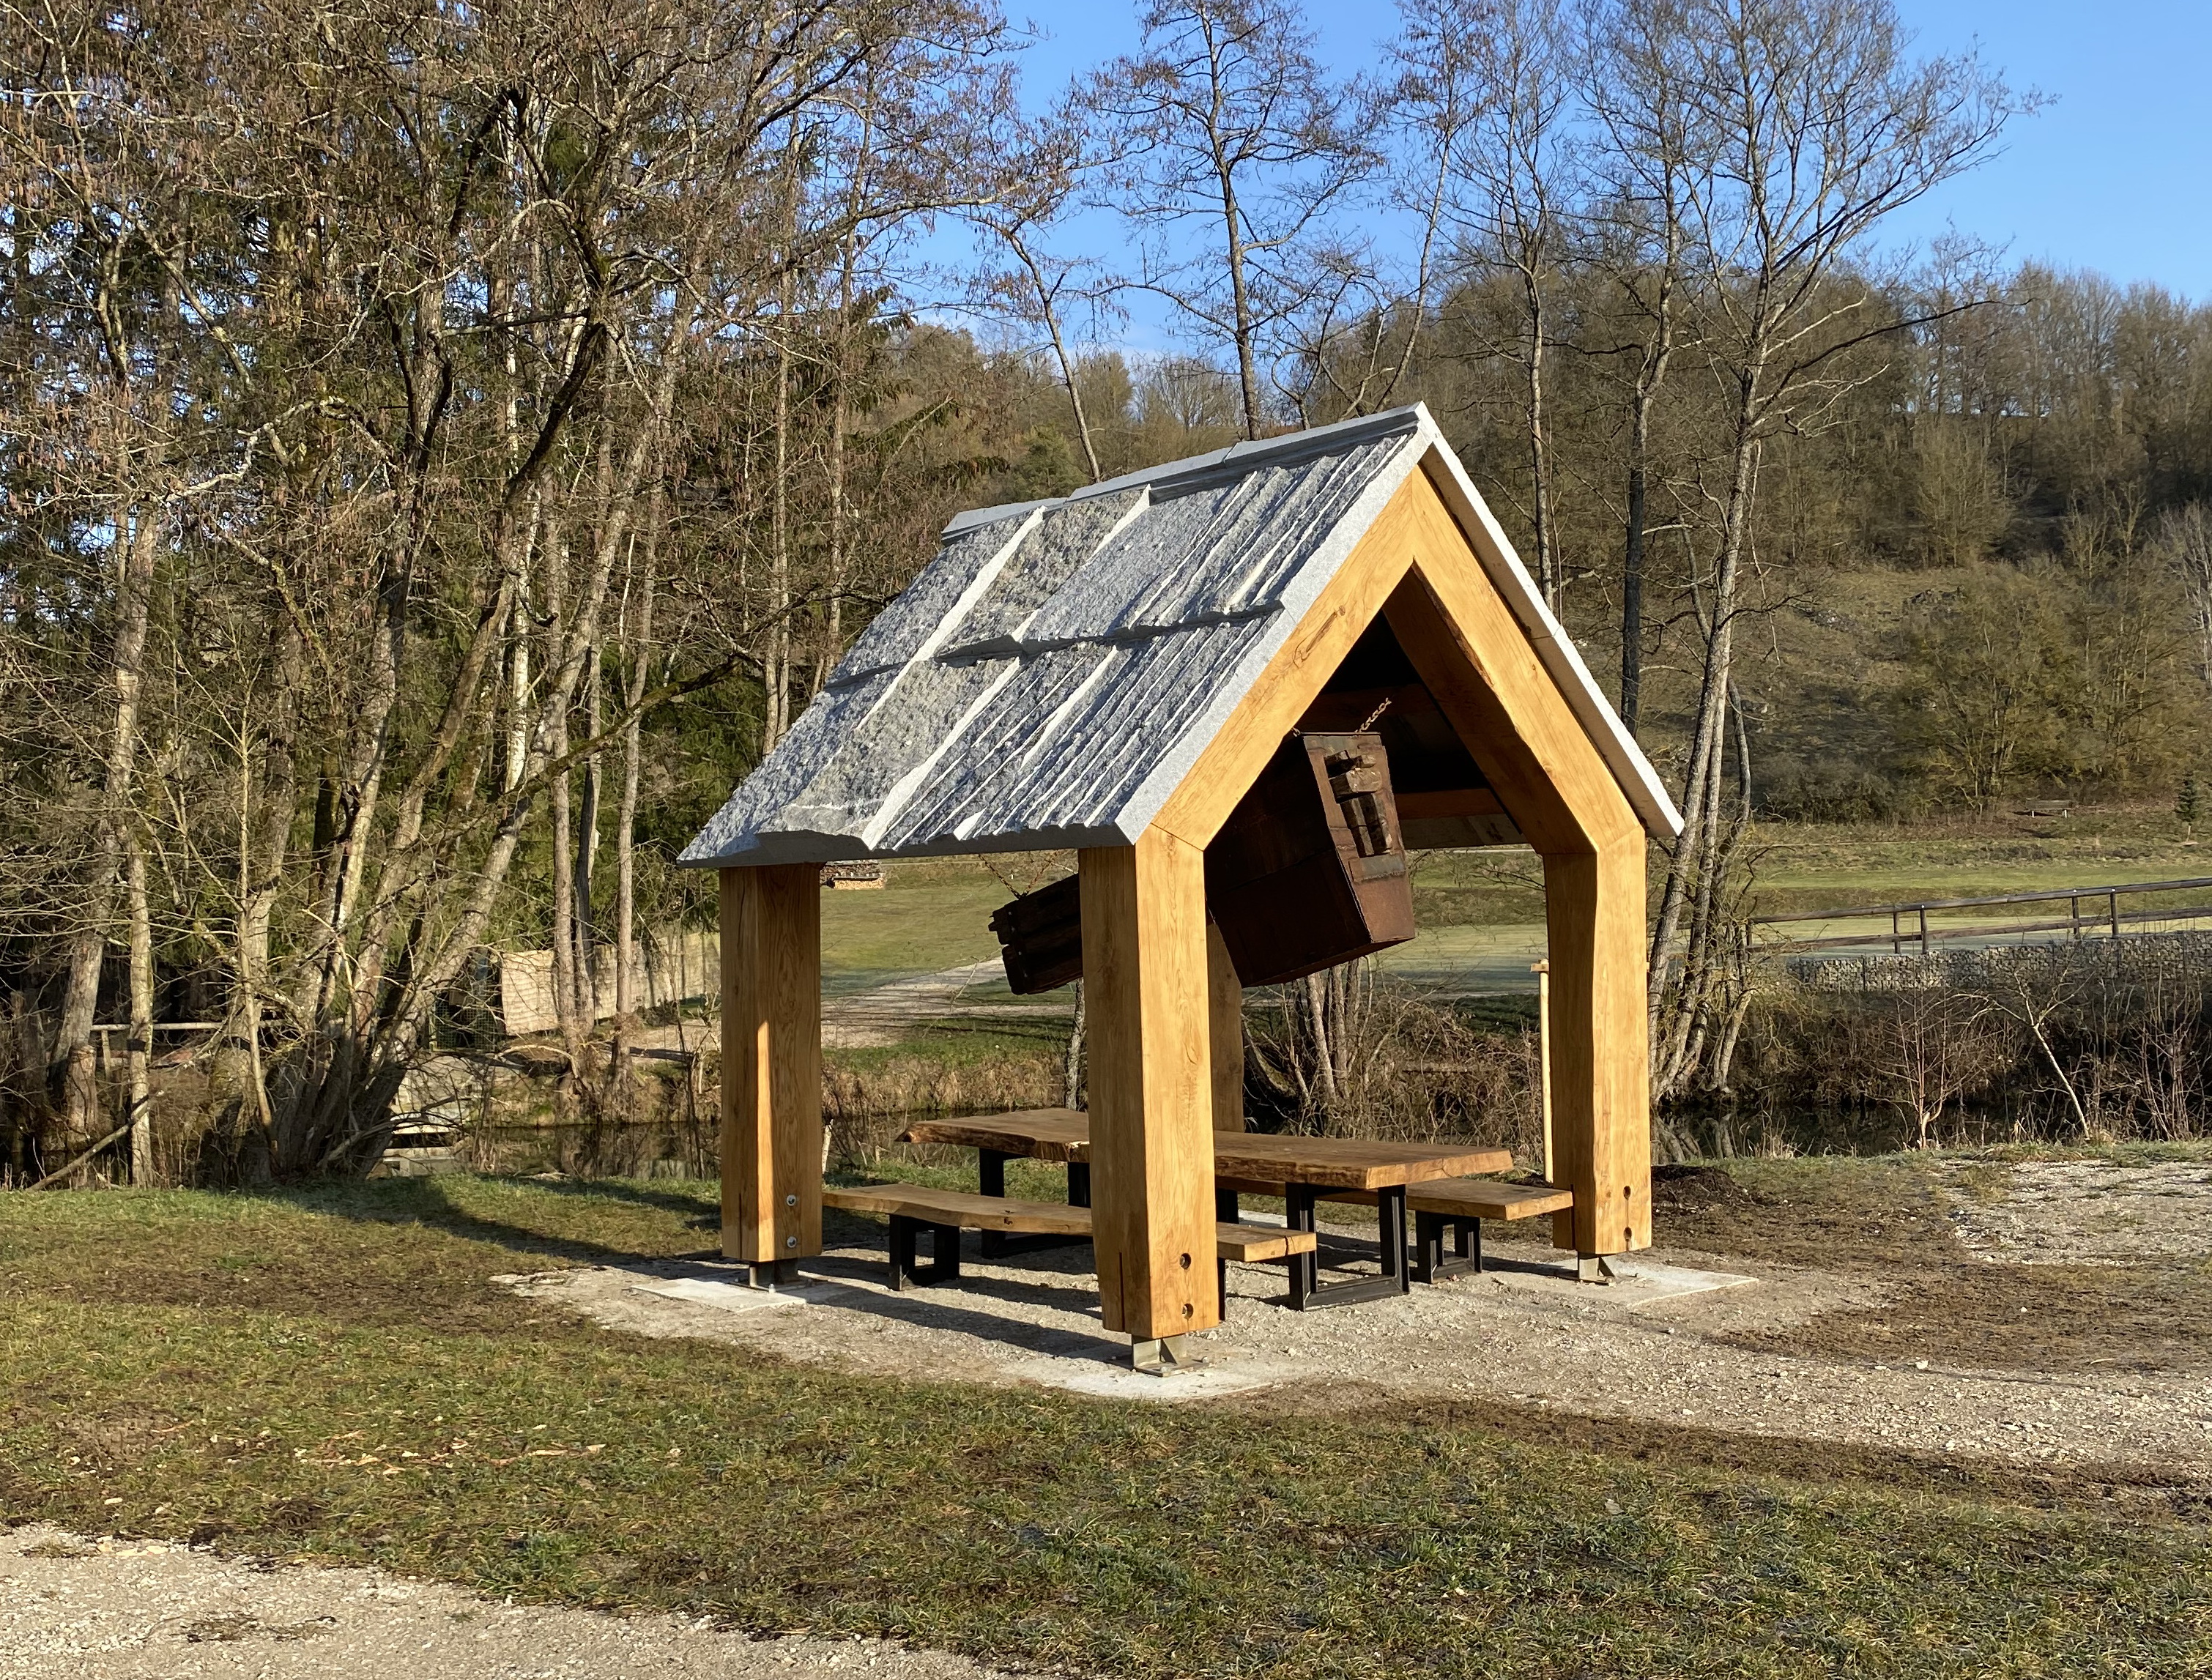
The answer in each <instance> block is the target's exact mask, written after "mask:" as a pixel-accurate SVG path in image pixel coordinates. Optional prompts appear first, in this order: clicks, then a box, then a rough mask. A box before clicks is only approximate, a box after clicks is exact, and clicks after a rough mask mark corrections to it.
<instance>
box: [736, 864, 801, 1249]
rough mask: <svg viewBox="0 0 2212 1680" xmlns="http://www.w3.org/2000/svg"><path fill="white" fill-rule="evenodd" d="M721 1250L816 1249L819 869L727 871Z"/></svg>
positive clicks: (789, 866) (770, 867) (771, 867)
mask: <svg viewBox="0 0 2212 1680" xmlns="http://www.w3.org/2000/svg"><path fill="white" fill-rule="evenodd" d="M720 875H721V906H720V908H721V935H722V1253H723V1255H724V1256H725V1257H726V1258H729V1259H732V1260H744V1261H747V1262H749V1263H750V1264H752V1265H769V1264H775V1263H781V1262H787V1261H792V1260H799V1259H805V1258H811V1256H813V1255H817V1254H819V1253H820V1252H822V885H821V881H822V874H821V870H820V867H819V866H818V865H817V864H767V865H763V866H761V867H757V868H753V869H726V870H722V871H720Z"/></svg>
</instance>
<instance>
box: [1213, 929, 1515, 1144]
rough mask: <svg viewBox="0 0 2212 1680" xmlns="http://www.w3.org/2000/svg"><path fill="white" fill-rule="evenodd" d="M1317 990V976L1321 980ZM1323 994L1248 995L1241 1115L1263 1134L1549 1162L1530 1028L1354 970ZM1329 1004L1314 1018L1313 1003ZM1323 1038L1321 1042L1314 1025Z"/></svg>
mask: <svg viewBox="0 0 2212 1680" xmlns="http://www.w3.org/2000/svg"><path fill="white" fill-rule="evenodd" d="M1315 978H1316V979H1321V978H1322V977H1321V976H1316V977H1315ZM1329 981H1330V985H1331V987H1332V988H1333V990H1332V991H1331V992H1322V990H1321V989H1319V988H1310V987H1308V986H1307V985H1306V984H1305V983H1304V982H1293V983H1292V984H1291V985H1290V986H1277V987H1269V988H1266V989H1263V990H1261V991H1258V992H1255V993H1254V994H1253V997H1252V999H1251V1002H1250V1004H1249V1006H1248V1008H1247V1010H1246V1016H1245V1024H1246V1052H1245V1078H1244V1103H1245V1110H1246V1113H1247V1114H1248V1116H1249V1119H1251V1121H1252V1123H1253V1124H1254V1125H1256V1126H1258V1127H1260V1128H1261V1130H1263V1131H1292V1132H1304V1133H1309V1134H1317V1135H1320V1136H1324V1137H1378V1138H1384V1139H1388V1140H1389V1141H1392V1142H1399V1143H1496V1144H1502V1145H1504V1146H1505V1147H1507V1148H1509V1149H1511V1150H1512V1151H1513V1153H1514V1155H1515V1157H1516V1159H1517V1160H1519V1161H1522V1162H1523V1163H1524V1164H1532V1165H1533V1164H1535V1163H1538V1162H1540V1161H1541V1160H1542V1157H1543V1113H1542V1108H1541V1099H1540V1096H1539V1065H1540V1052H1539V1047H1538V1041H1537V1035H1536V1030H1535V1028H1534V1024H1533V1023H1525V1024H1524V1023H1521V1022H1511V1023H1498V1024H1491V1023H1484V1022H1478V1021H1476V1020H1474V1018H1472V1017H1471V1016H1469V1015H1468V1014H1465V1013H1462V1012H1461V1011H1459V1010H1455V1009H1453V1008H1452V1007H1451V1006H1450V1005H1449V1004H1440V1003H1435V1002H1431V1001H1428V1000H1425V999H1424V998H1420V997H1419V996H1418V995H1417V994H1416V993H1414V992H1413V991H1412V990H1410V989H1409V988H1407V986H1403V985H1401V984H1400V983H1398V982H1395V981H1393V980H1390V979H1386V978H1384V977H1383V976H1381V975H1379V974H1377V973H1376V972H1375V971H1374V969H1373V967H1372V966H1371V965H1369V964H1365V963H1360V964H1348V965H1346V967H1345V968H1343V969H1340V970H1335V971H1333V972H1332V973H1331V975H1330V976H1329ZM1316 997H1320V998H1324V999H1325V1000H1326V1001H1325V1003H1324V1004H1323V1007H1322V1009H1320V1010H1316V1007H1315V1004H1314V999H1315V998H1316ZM1316 1016H1319V1020H1320V1030H1319V1031H1316Z"/></svg>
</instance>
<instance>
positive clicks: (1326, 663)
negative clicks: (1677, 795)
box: [1152, 472, 1651, 1255]
mask: <svg viewBox="0 0 2212 1680" xmlns="http://www.w3.org/2000/svg"><path fill="white" fill-rule="evenodd" d="M1477 540H1479V538H1478V537H1477V536H1474V535H1470V534H1469V533H1468V532H1467V531H1464V530H1462V527H1461V526H1460V525H1459V523H1458V521H1457V520H1456V519H1454V518H1453V517H1452V514H1451V512H1450V509H1449V506H1447V505H1446V504H1445V502H1444V500H1443V497H1442V496H1441V495H1440V494H1438V493H1437V488H1436V486H1435V485H1434V483H1433V482H1431V480H1430V478H1429V476H1428V475H1427V474H1426V473H1425V472H1418V473H1415V474H1414V475H1413V476H1412V477H1411V478H1409V479H1408V480H1407V482H1406V483H1405V484H1404V485H1402V486H1401V488H1399V490H1398V491H1397V493H1396V494H1395V495H1393V496H1392V498H1391V499H1390V500H1389V503H1388V504H1387V505H1386V506H1385V507H1384V508H1383V512H1381V513H1380V514H1379V515H1378V516H1377V517H1376V520H1375V523H1374V524H1373V525H1371V526H1370V527H1369V529H1368V531H1367V534H1366V535H1365V536H1364V537H1362V538H1361V539H1360V541H1359V543H1358V545H1357V546H1355V547H1354V549H1352V554H1351V555H1349V556H1348V557H1347V558H1346V561H1345V562H1344V565H1343V566H1342V567H1340V569H1339V571H1338V573H1337V575H1336V576H1335V578H1334V579H1332V580H1331V581H1330V583H1329V585H1328V587H1327V588H1326V589H1324V590H1323V591H1322V595H1321V597H1320V599H1319V600H1318V601H1317V602H1316V603H1315V605H1314V607H1313V608H1312V609H1311V610H1310V611H1309V612H1308V613H1307V615H1306V616H1305V618H1304V622H1301V623H1300V625H1299V626H1298V628H1297V629H1296V630H1295V631H1294V632H1293V633H1292V634H1291V638H1290V640H1288V641H1287V642H1286V643H1285V646H1283V648H1282V650H1281V651H1280V652H1279V653H1278V654H1277V655H1276V656H1275V658H1274V659H1273V661H1271V662H1270V664H1268V666H1267V670H1266V671H1265V672H1264V673H1263V674H1262V675H1261V678H1260V680H1259V681H1258V682H1255V684H1254V685H1253V687H1252V688H1251V690H1250V691H1249V693H1248V694H1246V696H1245V698H1244V700H1243V702H1242V703H1241V704H1240V705H1239V706H1238V707H1237V710H1236V712H1235V713H1233V714H1232V715H1231V718H1230V720H1229V722H1228V723H1227V724H1226V725H1224V726H1223V728H1222V729H1221V730H1220V731H1219V732H1218V733H1217V734H1216V735H1215V737H1214V738H1213V739H1212V741H1211V742H1210V743H1207V745H1206V749H1205V750H1204V751H1202V752H1201V753H1200V755H1199V757H1198V761H1197V762H1196V764H1195V765H1194V767H1192V770H1191V772H1190V773H1189V774H1188V775H1187V776H1186V777H1185V778H1184V779H1183V780H1182V784H1181V785H1178V786H1177V788H1176V791H1175V792H1174V793H1173V794H1172V795H1170V798H1168V800H1167V802H1166V804H1164V806H1162V808H1161V810H1160V812H1159V814H1158V816H1156V817H1155V818H1154V819H1153V822H1152V831H1153V832H1154V833H1159V832H1163V831H1164V833H1166V834H1172V835H1174V836H1175V837H1176V839H1178V840H1182V841H1183V842H1184V843H1185V844H1187V845H1188V846H1192V847H1194V848H1196V849H1197V850H1199V851H1201V852H1202V851H1203V849H1204V848H1205V846H1206V844H1207V842H1209V841H1210V840H1212V838H1213V836H1214V834H1216V833H1218V831H1219V829H1220V828H1221V826H1222V825H1223V823H1225V822H1226V821H1227V820H1228V817H1229V814H1230V812H1231V810H1234V809H1235V807H1236V804H1237V801H1238V800H1239V799H1240V798H1243V795H1244V793H1245V791H1246V790H1248V789H1249V787H1250V786H1251V785H1252V784H1253V782H1254V781H1255V780H1256V779H1257V778H1258V777H1259V774H1260V773H1261V770H1262V769H1264V768H1265V767H1266V766H1267V761H1268V759H1269V758H1270V757H1271V756H1272V755H1273V753H1274V751H1275V749H1276V748H1277V746H1278V745H1279V743H1281V741H1282V738H1283V737H1284V735H1285V733H1286V732H1288V731H1290V730H1291V729H1294V728H1296V727H1297V725H1298V722H1299V719H1301V718H1302V717H1304V714H1305V713H1306V712H1307V710H1308V708H1309V707H1311V706H1312V705H1313V703H1314V701H1315V700H1316V697H1317V696H1318V695H1319V694H1321V692H1322V688H1324V686H1325V685H1326V684H1327V683H1328V680H1329V678H1330V677H1331V676H1333V675H1334V672H1335V670H1336V669H1337V667H1338V666H1339V665H1340V664H1342V663H1343V661H1344V658H1345V657H1346V655H1347V654H1348V653H1349V652H1351V651H1352V646H1353V644H1354V643H1356V642H1357V641H1358V639H1359V637H1360V636H1361V634H1364V632H1365V630H1366V629H1367V627H1368V626H1369V625H1370V624H1371V623H1372V622H1374V620H1375V618H1376V616H1377V615H1378V614H1383V615H1387V616H1388V618H1389V623H1390V628H1391V631H1392V633H1393V634H1395V636H1396V637H1397V638H1398V640H1399V642H1400V644H1401V646H1403V647H1404V649H1405V651H1406V653H1407V658H1409V659H1411V660H1412V662H1413V666H1414V669H1415V670H1416V671H1417V672H1418V673H1419V676H1420V678H1421V681H1422V682H1423V683H1424V684H1425V686H1426V687H1427V688H1428V689H1429V690H1430V692H1431V693H1432V694H1434V695H1435V696H1436V700H1437V706H1438V707H1439V708H1440V709H1441V710H1442V711H1443V713H1444V714H1445V716H1446V717H1447V718H1448V719H1449V720H1450V723H1451V725H1452V727H1453V730H1454V731H1455V733H1456V734H1457V735H1458V736H1459V737H1460V739H1461V740H1462V743H1464V744H1465V745H1466V747H1467V749H1468V752H1469V753H1470V754H1471V755H1473V757H1474V761H1475V763H1476V766H1477V767H1479V768H1480V770H1481V772H1482V774H1483V778H1484V779H1485V780H1486V781H1487V782H1488V783H1489V784H1490V785H1491V788H1492V790H1493V791H1495V793H1496V795H1497V797H1498V803H1499V804H1500V805H1501V806H1502V807H1503V808H1504V811H1505V812H1506V813H1507V814H1508V815H1509V816H1511V818H1512V819H1513V822H1514V823H1515V824H1516V827H1518V828H1519V829H1520V830H1521V832H1522V834H1524V835H1526V836H1527V837H1528V841H1529V843H1530V844H1531V845H1532V846H1534V849H1535V850H1536V852H1538V853H1539V855H1541V857H1542V858H1543V859H1544V871H1545V887H1546V892H1545V903H1546V918H1547V925H1548V929H1549V933H1550V943H1551V950H1552V955H1551V962H1552V988H1553V992H1552V998H1553V1016H1552V1018H1553V1104H1554V1114H1553V1121H1554V1137H1555V1143H1556V1160H1555V1166H1556V1168H1557V1170H1558V1173H1559V1181H1560V1182H1561V1184H1562V1185H1563V1186H1565V1187H1567V1188H1571V1189H1572V1190H1573V1191H1574V1192H1575V1212H1574V1215H1573V1221H1572V1224H1573V1228H1572V1230H1571V1232H1569V1231H1567V1230H1565V1229H1561V1230H1559V1232H1558V1233H1557V1235H1558V1237H1559V1239H1561V1240H1563V1246H1565V1243H1566V1242H1571V1244H1572V1246H1574V1247H1575V1248H1576V1249H1577V1252H1581V1253H1583V1254H1590V1255H1602V1254H1617V1253H1621V1252H1626V1251H1628V1250H1632V1249H1637V1248H1642V1247H1645V1246H1649V1245H1650V1240H1651V1210H1650V1182H1651V1180H1650V1086H1649V1078H1650V1076H1649V1071H1648V1066H1649V1051H1648V1036H1649V1030H1650V1029H1649V1022H1648V1020H1647V1017H1646V1014H1645V1002H1644V972H1645V971H1644V940H1645V937H1646V935H1645V929H1644V828H1643V826H1642V824H1641V823H1640V822H1638V819H1637V816H1636V814H1635V811H1634V810H1633V809H1632V807H1631V806H1630V804H1629V803H1628V800H1627V798H1626V795H1624V794H1623V793H1622V791H1621V790H1620V783H1619V781H1618V780H1616V779H1615V778H1614V776H1613V771H1612V769H1611V767H1609V766H1608V765H1607V763H1606V761H1605V760H1604V758H1603V757H1602V756H1601V755H1600V754H1599V752H1598V750H1597V748H1596V747H1595V745H1594V744H1593V743H1592V742H1591V741H1590V738H1589V734H1588V733H1587V731H1585V730H1584V728H1583V724H1582V722H1581V720H1580V719H1578V718H1577V716H1576V714H1575V712H1574V710H1573V708H1572V707H1571V706H1570V705H1569V703H1568V701H1567V699H1566V696H1565V695H1564V694H1562V693H1561V692H1560V690H1559V686H1558V684H1557V682H1556V681H1555V680H1554V679H1553V676H1552V675H1551V673H1550V672H1549V671H1548V670H1546V669H1545V667H1544V665H1543V664H1542V662H1541V660H1540V659H1539V658H1537V655H1536V651H1535V649H1534V647H1533V646H1531V645H1530V643H1529V640H1528V634H1527V632H1526V631H1525V630H1524V629H1523V628H1522V626H1521V624H1520V622H1518V621H1517V620H1516V618H1515V617H1514V616H1513V614H1512V613H1511V611H1510V610H1509V609H1508V607H1507V606H1506V604H1505V603H1504V600H1503V599H1502V598H1501V597H1500V596H1499V594H1498V591H1497V589H1496V587H1495V586H1494V585H1492V583H1491V582H1490V580H1489V579H1488V577H1487V576H1486V573H1485V571H1484V568H1483V566H1482V564H1481V561H1480V559H1479V558H1478V556H1477V554H1476V552H1475V550H1474V543H1475V542H1476V541H1477ZM1495 559H1496V557H1495V556H1493V560H1495ZM1563 1223H1564V1222H1563Z"/></svg>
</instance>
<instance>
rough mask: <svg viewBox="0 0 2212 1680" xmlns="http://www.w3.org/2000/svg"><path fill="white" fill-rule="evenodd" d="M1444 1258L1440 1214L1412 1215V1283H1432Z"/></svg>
mask: <svg viewBox="0 0 2212 1680" xmlns="http://www.w3.org/2000/svg"><path fill="white" fill-rule="evenodd" d="M1443 1258H1444V1222H1443V1216H1442V1215H1441V1214H1434V1213H1420V1212H1416V1213H1415V1214H1414V1215H1413V1281H1414V1282H1415V1283H1435V1282H1436V1281H1437V1266H1438V1265H1440V1264H1442V1262H1443Z"/></svg>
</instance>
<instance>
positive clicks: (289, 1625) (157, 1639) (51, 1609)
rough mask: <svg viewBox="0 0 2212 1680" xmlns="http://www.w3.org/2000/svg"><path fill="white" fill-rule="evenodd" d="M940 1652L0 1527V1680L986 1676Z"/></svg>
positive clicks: (962, 1679)
mask: <svg viewBox="0 0 2212 1680" xmlns="http://www.w3.org/2000/svg"><path fill="white" fill-rule="evenodd" d="M988 1672H989V1671H986V1670H983V1669H980V1668H977V1667H976V1666H975V1665H974V1664H972V1663H969V1662H968V1661H966V1660H964V1659H961V1658H957V1657H950V1656H946V1655H945V1654H943V1653H939V1652H929V1651H908V1650H906V1649H904V1648H902V1647H898V1646H895V1645H884V1644H880V1643H877V1642H874V1641H837V1640H822V1639H806V1638H789V1639H775V1640H754V1639H750V1638H748V1637H747V1636H745V1635H743V1634H732V1633H723V1632H720V1631H718V1630H716V1629H715V1628H712V1627H709V1626H707V1625H705V1624H703V1623H695V1622H685V1621H682V1620H679V1619H678V1618H676V1617H674V1616H636V1617H627V1618H618V1617H615V1616H599V1615H595V1614H593V1613H592V1611H589V1610H555V1609H548V1608H546V1607H544V1606H543V1605H536V1604H532V1605H527V1606H525V1605H519V1604H501V1603H500V1602H499V1601H498V1600H496V1599H490V1598H478V1597H477V1596H476V1595H474V1594H472V1593H469V1592H463V1591H461V1590H460V1589H459V1587H453V1586H441V1585H439V1584H437V1583H435V1582H424V1581H413V1580H401V1579H399V1578H398V1577H397V1576H393V1575H387V1574H383V1573H382V1572H380V1571H379V1570H374V1569H321V1568H255V1567H254V1566H252V1564H250V1563H245V1562H236V1561H225V1560H223V1559H220V1558H217V1557H216V1556H213V1555H212V1554H210V1553H208V1552H204V1551H194V1550H191V1549H189V1548H187V1547H184V1546H176V1545H162V1544H152V1543H147V1542H141V1541H115V1540H81V1539H78V1538H76V1537H74V1536H70V1535H67V1534H64V1533H62V1532H60V1531H58V1530H55V1529H52V1528H43V1527H30V1528H19V1529H15V1530H14V1531H5V1530H0V1680H249V1677H251V1680H291V1677H295V1676H296V1677H301V1680H307V1677H314V1680H569V1677H574V1680H633V1677H636V1680H642V1677H645V1676H648V1675H649V1676H653V1677H665V1676H678V1677H696V1680H755V1677H765V1676H783V1675H794V1674H797V1675H825V1674H833V1673H834V1674H839V1675H865V1676H873V1677H879V1680H986V1677H987V1674H988Z"/></svg>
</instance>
